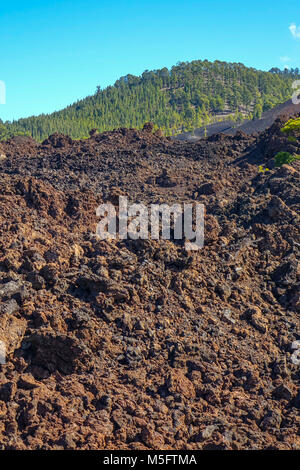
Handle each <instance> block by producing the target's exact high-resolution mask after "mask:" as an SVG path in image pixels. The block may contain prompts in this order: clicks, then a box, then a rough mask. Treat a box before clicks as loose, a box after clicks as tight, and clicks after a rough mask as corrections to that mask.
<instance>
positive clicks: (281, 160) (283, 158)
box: [275, 152, 300, 166]
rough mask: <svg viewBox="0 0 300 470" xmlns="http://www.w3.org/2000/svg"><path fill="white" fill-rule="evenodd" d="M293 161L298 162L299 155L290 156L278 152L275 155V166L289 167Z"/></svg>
mask: <svg viewBox="0 0 300 470" xmlns="http://www.w3.org/2000/svg"><path fill="white" fill-rule="evenodd" d="M295 160H300V155H292V154H291V153H289V152H279V153H277V154H276V155H275V163H276V166H282V165H285V164H287V165H289V164H290V163H292V162H294V161H295Z"/></svg>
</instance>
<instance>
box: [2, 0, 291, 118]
mask: <svg viewBox="0 0 300 470" xmlns="http://www.w3.org/2000/svg"><path fill="white" fill-rule="evenodd" d="M0 44H1V61H0V80H2V81H4V82H5V84H6V104H0V118H1V119H2V120H3V121H5V120H13V119H17V118H20V117H26V116H30V115H33V114H40V113H49V112H52V111H55V110H58V109H61V108H63V107H65V106H66V105H68V104H71V103H72V102H74V101H76V100H77V99H80V98H83V97H85V96H87V95H89V94H92V93H94V92H95V90H96V86H97V85H100V86H101V87H102V88H104V87H106V86H107V85H111V84H113V83H114V82H115V81H116V80H117V79H118V78H119V77H120V76H122V75H126V74H127V73H132V74H136V75H139V74H141V73H142V72H143V71H144V70H146V69H149V70H150V69H157V68H161V67H165V66H167V67H171V66H172V65H174V64H176V63H177V62H178V61H191V60H195V59H208V60H226V61H231V62H242V63H244V64H245V65H247V66H252V67H256V68H259V69H262V70H269V69H270V68H271V67H280V68H282V67H284V66H285V65H288V66H290V67H296V66H298V67H299V68H300V2H299V0H288V1H286V2H283V1H282V0H281V1H279V0H272V1H270V0H260V1H258V0H252V1H251V2H246V1H242V0H238V1H236V0H204V1H202V0H198V1H190V0H185V1H182V0H181V1H178V0H172V1H169V0H168V1H163V0H159V1H157V0H152V2H141V1H140V0H139V1H136V0H127V1H126V0H114V2H112V1H107V0H98V1H94V0H92V1H89V0H87V1H82V0H72V1H63V0H61V1H59V0H57V1H55V0H51V1H48V0H40V1H37V0H27V1H17V0H16V1H14V2H1V5H0Z"/></svg>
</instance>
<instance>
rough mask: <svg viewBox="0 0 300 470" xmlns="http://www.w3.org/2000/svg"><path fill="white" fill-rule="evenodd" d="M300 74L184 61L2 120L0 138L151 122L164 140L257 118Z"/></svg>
mask: <svg viewBox="0 0 300 470" xmlns="http://www.w3.org/2000/svg"><path fill="white" fill-rule="evenodd" d="M296 78H299V70H298V69H296V70H292V71H287V70H286V71H284V72H282V71H280V70H279V69H271V71H270V72H262V71H258V70H255V69H253V68H247V67H245V66H244V65H243V64H240V63H226V62H219V61H215V62H208V61H206V60H205V61H200V60H198V61H193V62H190V63H188V62H182V63H179V64H177V65H176V66H174V67H172V68H171V70H168V69H167V68H163V69H160V70H154V71H148V70H146V71H145V72H144V73H143V74H142V75H141V76H140V77H137V76H134V75H126V76H125V77H122V78H120V79H119V80H117V82H116V83H115V84H114V85H113V86H109V87H107V88H106V89H104V90H101V89H100V87H97V90H96V93H95V94H94V95H92V96H88V97H87V98H85V99H83V100H80V101H77V102H76V103H74V104H72V105H70V106H68V107H67V108H65V109H63V110H61V111H58V112H54V113H52V114H42V115H40V116H32V117H29V118H26V119H20V120H18V121H14V122H5V123H2V121H0V139H1V138H2V139H3V138H6V137H8V136H9V135H11V134H12V133H13V134H14V133H25V134H29V135H31V136H32V137H34V138H35V139H37V140H43V139H44V138H46V137H47V136H48V135H49V134H52V133H53V132H61V133H65V134H68V135H70V136H71V137H73V138H83V137H86V136H88V132H89V130H90V129H92V128H98V129H99V130H100V131H105V130H111V129H114V128H117V127H136V128H140V127H142V126H143V124H144V123H145V122H146V121H153V122H154V123H155V124H156V125H157V126H158V127H160V128H161V129H162V130H163V131H164V133H165V134H166V135H172V134H174V133H178V132H181V131H183V130H192V129H193V128H196V127H200V126H202V125H205V124H208V123H210V122H214V121H217V120H224V119H227V118H230V117H231V118H232V117H234V119H239V118H241V117H242V116H243V117H248V118H249V119H252V118H259V117H260V116H261V113H262V112H263V111H266V110H268V109H270V108H272V107H273V106H275V105H277V104H279V103H282V102H284V101H286V100H288V99H289V98H290V97H291V94H292V88H291V85H292V82H293V81H294V80H295V79H296Z"/></svg>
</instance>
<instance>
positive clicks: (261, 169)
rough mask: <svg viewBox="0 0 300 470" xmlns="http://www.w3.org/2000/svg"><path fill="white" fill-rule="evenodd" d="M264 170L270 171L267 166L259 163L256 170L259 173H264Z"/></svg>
mask: <svg viewBox="0 0 300 470" xmlns="http://www.w3.org/2000/svg"><path fill="white" fill-rule="evenodd" d="M266 171H270V170H269V168H264V166H263V165H259V167H258V172H259V173H265V172H266Z"/></svg>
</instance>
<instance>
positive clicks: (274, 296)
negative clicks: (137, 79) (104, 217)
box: [0, 119, 300, 450]
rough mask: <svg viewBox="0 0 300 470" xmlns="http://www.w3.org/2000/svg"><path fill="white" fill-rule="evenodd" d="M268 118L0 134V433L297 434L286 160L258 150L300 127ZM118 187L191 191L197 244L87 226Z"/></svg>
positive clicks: (293, 213)
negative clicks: (169, 132)
mask: <svg viewBox="0 0 300 470" xmlns="http://www.w3.org/2000/svg"><path fill="white" fill-rule="evenodd" d="M282 125H283V121H282V120H281V119H278V120H277V121H276V122H275V123H274V124H273V126H272V127H271V128H270V129H268V130H266V131H265V132H264V133H262V134H259V135H258V136H251V135H250V136H249V135H246V134H243V133H237V134H236V135H235V136H224V135H216V136H212V137H211V138H209V139H207V140H200V141H199V142H196V143H182V142H175V141H171V140H169V139H166V138H164V137H162V136H161V135H160V133H159V132H156V133H155V134H154V133H153V128H152V126H151V124H148V125H146V126H145V128H144V130H143V131H137V130H134V129H119V130H116V131H113V132H106V133H104V134H99V135H97V134H96V133H94V134H93V135H92V137H91V138H89V139H87V140H83V141H72V140H71V139H70V138H68V137H66V136H63V135H58V134H55V135H52V136H50V137H49V138H48V139H47V140H46V141H44V142H43V143H42V144H38V143H36V142H35V141H33V140H32V139H30V138H22V137H18V138H14V139H11V140H10V141H7V142H6V143H1V149H0V155H1V156H0V340H1V341H2V342H3V343H5V346H6V352H7V358H6V359H7V360H6V363H5V364H3V365H0V414H1V421H0V442H1V448H2V449H124V450H126V449H167V450H168V449H170V450H172V449H299V448H300V440H299V423H300V418H299V408H300V394H299V388H298V386H299V378H300V375H299V363H298V364H297V360H298V359H299V355H297V354H298V353H297V349H293V348H296V347H297V344H298V345H299V343H297V342H296V341H298V342H299V340H300V334H299V333H300V324H299V323H300V322H299V312H300V290H299V289H300V287H299V248H300V237H299V202H300V200H299V172H300V165H299V162H295V163H293V165H291V166H287V165H284V166H283V167H281V168H275V167H274V164H273V163H274V162H273V159H272V158H273V156H274V154H275V153H276V151H278V150H282V149H283V148H284V149H287V150H290V151H297V152H298V153H300V152H299V148H300V143H299V141H298V142H293V143H291V142H289V141H288V140H287V139H286V138H285V137H284V136H282V134H281V133H280V128H281V127H282ZM261 164H262V165H266V166H267V167H268V168H269V171H266V172H264V173H262V172H259V170H258V166H259V165H261ZM120 194H123V195H126V196H128V198H129V200H130V201H131V202H143V203H145V204H149V203H159V202H161V203H176V202H195V201H197V202H202V203H204V204H205V207H206V216H205V246H204V248H203V249H201V250H199V251H197V252H186V251H185V249H184V246H183V244H182V243H181V242H180V241H172V240H159V241H154V240H153V241H151V240H123V241H118V240H110V241H101V240H98V239H97V238H96V236H95V232H96V225H97V222H98V219H97V217H96V212H95V211H96V207H97V206H98V205H99V204H100V203H101V202H104V201H111V202H114V203H117V202H118V196H119V195H120Z"/></svg>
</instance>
